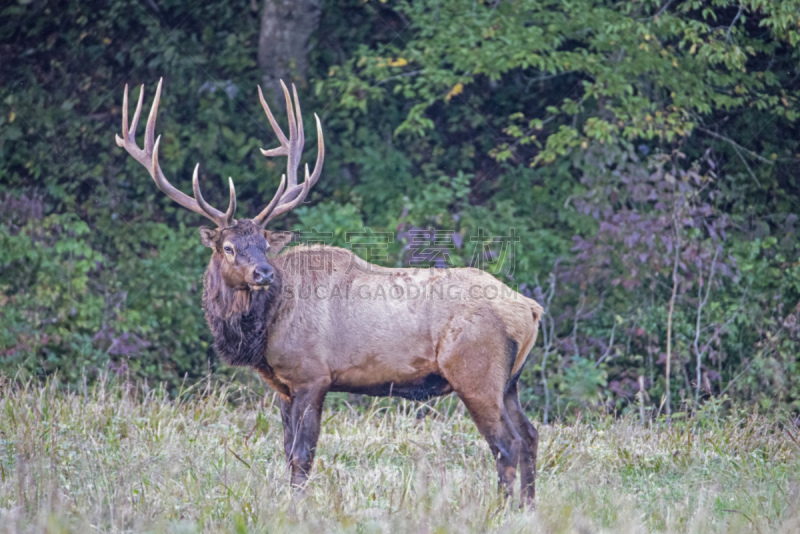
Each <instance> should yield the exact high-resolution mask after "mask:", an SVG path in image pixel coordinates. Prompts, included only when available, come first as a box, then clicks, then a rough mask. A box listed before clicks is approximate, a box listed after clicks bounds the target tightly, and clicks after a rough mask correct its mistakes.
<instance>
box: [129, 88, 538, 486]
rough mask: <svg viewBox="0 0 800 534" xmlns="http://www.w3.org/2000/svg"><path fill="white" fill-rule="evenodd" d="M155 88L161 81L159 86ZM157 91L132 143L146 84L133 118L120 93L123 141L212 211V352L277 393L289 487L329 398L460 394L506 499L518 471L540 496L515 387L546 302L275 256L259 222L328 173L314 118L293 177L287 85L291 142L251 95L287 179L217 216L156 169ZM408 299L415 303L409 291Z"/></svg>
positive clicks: (324, 254) (299, 121) (371, 268)
mask: <svg viewBox="0 0 800 534" xmlns="http://www.w3.org/2000/svg"><path fill="white" fill-rule="evenodd" d="M162 81H163V80H162ZM162 81H159V83H158V88H157V89H156V94H155V98H154V100H153V105H152V107H151V110H150V115H149V118H148V120H147V126H146V129H145V136H144V146H143V148H139V146H138V145H137V143H136V140H135V134H136V126H137V124H138V121H139V115H140V113H141V111H142V100H143V97H144V86H142V87H141V89H140V92H139V102H138V104H137V106H136V112H135V113H134V116H133V120H132V122H131V123H130V124H129V122H128V87H127V86H126V87H125V93H124V97H123V105H122V137H119V136H116V141H117V144H118V145H119V146H120V147H122V148H124V149H125V150H126V151H127V152H128V153H129V154H130V155H131V156H133V158H134V159H135V160H136V161H138V162H139V163H141V164H142V165H144V166H145V167H146V168H147V170H148V171H149V172H150V176H151V177H152V178H153V180H154V181H155V183H156V185H157V186H158V188H159V189H161V191H163V192H164V193H165V194H166V195H167V196H168V197H169V198H171V199H172V200H174V201H175V202H177V203H178V204H180V205H181V206H183V207H185V208H187V209H190V210H192V211H194V212H195V213H198V214H199V215H202V216H204V217H207V218H208V219H210V220H211V221H213V223H214V224H215V227H213V228H210V227H201V228H200V239H201V241H202V243H203V244H204V245H205V246H207V247H209V248H211V249H212V254H211V260H210V262H209V265H208V269H207V270H206V273H205V277H204V290H203V307H204V310H205V316H206V320H207V322H208V325H209V327H210V328H211V331H212V333H213V336H214V348H215V350H216V352H217V353H218V354H219V356H220V357H221V359H222V360H224V361H225V362H227V363H228V364H230V365H239V366H249V367H252V368H253V369H255V370H256V371H257V372H258V373H259V374H260V375H261V376H262V377H263V379H264V380H265V381H266V382H267V383H268V384H269V385H270V386H271V387H272V388H273V389H274V390H275V391H276V392H277V393H278V396H279V398H280V410H281V418H282V422H283V432H284V440H283V445H284V452H285V454H286V462H287V466H288V468H289V469H290V470H291V483H292V485H293V486H296V487H300V488H302V487H304V485H305V482H306V480H307V477H308V476H309V472H310V470H311V467H312V463H313V459H314V453H315V449H316V445H317V440H318V437H319V432H320V416H321V411H322V406H323V401H324V399H325V395H326V394H327V393H328V392H330V391H343V392H352V393H362V394H367V395H375V396H398V397H403V398H407V399H414V400H427V399H429V398H432V397H435V396H438V395H445V394H448V393H451V392H455V393H456V395H458V397H459V398H460V399H461V400H462V401H463V403H464V404H465V406H466V408H467V410H468V411H469V413H470V415H471V416H472V419H473V420H474V422H475V424H476V426H477V428H478V429H479V431H480V432H481V434H482V435H483V436H484V438H485V439H486V441H487V442H488V444H489V447H490V449H491V452H492V454H493V456H494V457H495V459H496V466H497V473H498V476H499V483H500V486H501V488H502V489H504V490H505V493H506V494H507V495H510V494H511V493H512V492H513V485H514V483H515V480H516V474H517V467H518V466H519V470H520V472H521V474H520V478H521V487H522V490H521V493H522V496H523V498H524V502H532V501H533V498H534V496H535V478H536V454H537V449H538V442H539V435H538V433H537V431H536V429H535V428H534V426H533V425H532V424H531V422H530V421H529V420H528V418H527V417H526V416H525V413H524V412H523V410H522V407H521V406H520V402H519V396H518V394H517V381H518V379H519V376H520V373H521V371H522V367H523V365H524V364H525V361H526V358H527V355H528V352H529V351H530V350H531V348H532V347H533V344H534V342H535V341H536V335H537V331H538V324H539V321H540V319H541V316H542V313H543V310H542V307H541V306H540V305H539V304H538V303H537V302H536V301H534V300H532V299H529V298H527V297H525V296H523V295H521V294H519V293H517V292H515V291H513V290H512V289H510V288H509V287H508V286H506V285H505V284H503V283H501V282H499V281H498V280H497V279H495V278H494V277H493V276H491V275H489V274H488V273H485V272H483V271H481V270H478V269H473V268H451V269H414V268H386V267H380V266H377V265H373V264H371V263H368V262H367V261H365V260H363V259H361V258H359V257H358V256H356V255H355V254H353V253H352V252H351V251H350V250H346V249H342V248H336V247H330V246H324V245H323V246H317V245H315V246H313V247H301V246H295V247H291V248H287V249H286V250H285V251H284V252H283V254H280V255H279V252H281V250H282V249H283V248H284V247H285V246H286V245H287V244H288V242H289V241H290V239H291V233H289V232H271V231H268V230H266V229H265V228H266V226H267V225H268V224H269V222H270V221H272V220H273V219H274V218H275V217H277V216H278V215H281V214H283V213H286V212H288V211H289V210H291V209H293V208H294V207H296V206H297V205H299V204H300V203H301V202H303V200H304V199H305V198H306V196H307V195H308V192H309V190H310V189H311V188H312V187H313V186H314V184H315V183H316V182H317V180H318V179H319V177H320V174H321V172H322V165H323V161H324V158H325V143H324V139H323V136H322V125H321V123H320V120H319V117H317V116H316V115H315V116H314V117H315V119H316V125H317V136H318V140H319V141H318V147H317V161H316V163H315V165H314V171H313V172H312V173H311V174H309V170H308V165H306V166H305V179H304V181H303V182H302V184H298V181H297V171H298V167H299V166H300V158H301V154H302V151H303V145H304V142H305V136H304V133H303V118H302V115H301V111H300V104H299V101H298V98H297V91H296V89H295V88H294V86H292V93H293V101H292V97H290V95H289V91H288V89H287V88H286V85H284V84H283V82H281V85H282V87H283V92H284V96H285V99H286V110H287V115H288V119H289V120H288V122H289V137H288V138H287V137H286V135H284V133H283V131H282V130H281V128H280V126H279V125H278V123H277V121H276V120H275V117H274V116H273V114H272V111H271V110H270V108H269V106H268V105H267V103H266V102H265V100H264V96H263V94H262V92H261V88H260V87H259V89H258V93H259V99H260V101H261V105H262V107H263V108H264V112H265V113H266V115H267V119H268V120H269V123H270V125H271V126H272V129H273V130H274V131H275V134H276V135H277V137H278V140H279V142H280V146H279V147H277V148H273V149H270V150H264V149H262V150H261V151H262V153H263V154H264V156H268V157H270V156H286V157H287V158H288V163H287V168H286V173H285V174H284V175H283V176H282V177H281V181H280V185H279V186H278V189H277V192H276V193H275V195H274V197H273V198H272V200H271V201H270V202H269V204H267V206H266V207H265V208H264V209H263V210H262V211H261V213H259V214H258V215H256V216H255V217H254V218H252V219H236V218H234V213H235V211H236V191H235V189H234V185H233V180H232V179H231V178H229V179H228V184H229V194H230V200H229V202H228V208H227V210H226V211H225V212H224V213H223V212H221V211H219V210H218V209H216V208H214V207H213V206H211V205H209V204H208V203H207V202H206V201H205V200H204V198H203V196H202V194H201V193H200V185H199V183H198V169H199V164H198V165H197V166H195V168H194V174H193V177H192V188H193V191H194V198H192V197H190V196H188V195H186V194H184V193H182V192H181V191H179V190H178V189H176V188H175V187H173V186H172V185H171V184H170V183H169V181H167V179H166V178H165V176H164V174H163V172H162V171H161V167H160V166H159V163H158V147H159V141H160V139H161V137H160V136H159V137H158V138H155V139H154V132H155V125H156V115H157V113H158V106H159V101H160V97H161V84H162V83H161V82H162ZM412 293H413V295H412Z"/></svg>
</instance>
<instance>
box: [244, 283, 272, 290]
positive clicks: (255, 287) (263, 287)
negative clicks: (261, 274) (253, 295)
mask: <svg viewBox="0 0 800 534" xmlns="http://www.w3.org/2000/svg"><path fill="white" fill-rule="evenodd" d="M247 285H248V286H250V291H266V290H267V289H269V286H270V285H272V284H247Z"/></svg>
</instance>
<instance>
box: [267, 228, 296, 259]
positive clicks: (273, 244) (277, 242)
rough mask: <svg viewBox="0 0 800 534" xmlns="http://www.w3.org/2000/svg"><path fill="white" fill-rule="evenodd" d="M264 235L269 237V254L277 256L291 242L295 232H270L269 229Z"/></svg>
mask: <svg viewBox="0 0 800 534" xmlns="http://www.w3.org/2000/svg"><path fill="white" fill-rule="evenodd" d="M264 236H265V237H266V238H267V243H269V252H268V253H267V256H269V257H275V256H277V255H278V254H279V253H280V251H281V250H283V248H284V247H285V246H286V245H288V244H289V242H290V241H291V240H292V237H293V236H294V233H293V232H270V231H269V230H265V231H264Z"/></svg>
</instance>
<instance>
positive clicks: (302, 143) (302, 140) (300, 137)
mask: <svg viewBox="0 0 800 534" xmlns="http://www.w3.org/2000/svg"><path fill="white" fill-rule="evenodd" d="M292 96H294V110H295V113H297V139H298V140H299V141H298V142H299V143H300V147H301V149H302V147H303V146H305V144H306V135H305V133H304V132H303V113H302V112H301V111H300V99H298V98H297V87H295V86H294V84H292Z"/></svg>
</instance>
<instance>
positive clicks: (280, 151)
mask: <svg viewBox="0 0 800 534" xmlns="http://www.w3.org/2000/svg"><path fill="white" fill-rule="evenodd" d="M258 98H259V100H261V107H262V108H264V113H266V114H267V119H269V124H270V126H272V129H273V130H274V131H275V135H277V136H278V141H279V142H280V144H281V146H279V147H278V148H271V149H269V150H264V149H263V148H262V149H261V153H262V154H264V155H265V156H267V157H271V156H285V155H287V154H288V153H289V152H288V149H287V147H288V146H289V140H288V139H286V136H285V135H284V134H283V130H281V127H280V126H279V125H278V121H276V120H275V116H273V115H272V110H270V109H269V105H267V101H266V100H264V93H262V92H261V86H260V85H259V86H258Z"/></svg>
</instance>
